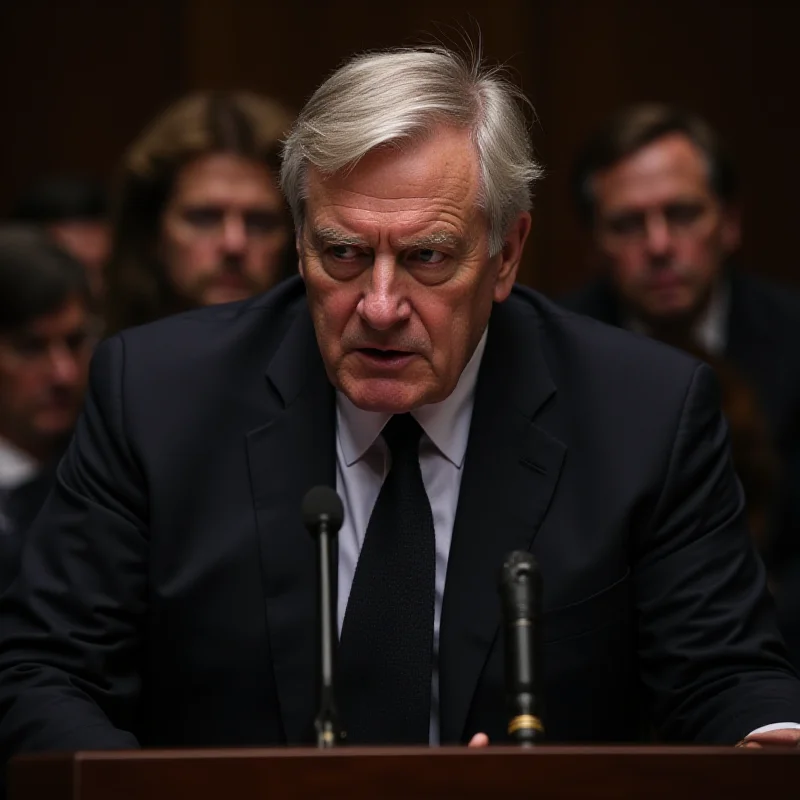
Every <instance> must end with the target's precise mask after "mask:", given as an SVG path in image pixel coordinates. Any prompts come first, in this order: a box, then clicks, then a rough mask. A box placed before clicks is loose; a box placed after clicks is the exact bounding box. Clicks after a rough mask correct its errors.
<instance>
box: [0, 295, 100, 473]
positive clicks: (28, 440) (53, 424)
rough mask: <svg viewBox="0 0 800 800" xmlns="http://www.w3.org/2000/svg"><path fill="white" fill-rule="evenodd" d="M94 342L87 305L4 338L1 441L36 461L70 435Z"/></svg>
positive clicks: (0, 348)
mask: <svg viewBox="0 0 800 800" xmlns="http://www.w3.org/2000/svg"><path fill="white" fill-rule="evenodd" d="M90 357H91V342H90V338H89V315H88V313H87V309H86V306H85V304H84V302H83V300H82V299H81V298H79V297H77V296H73V297H72V298H70V299H69V300H68V301H67V302H66V303H65V304H64V305H63V306H62V307H61V308H60V309H59V310H58V311H55V312H54V313H52V314H46V315H43V316H41V317H37V318H35V319H34V320H33V321H32V322H30V323H29V324H28V325H26V326H24V327H22V328H20V329H17V330H14V331H11V332H7V333H0V436H2V437H3V438H5V439H8V440H9V441H10V442H12V443H13V444H15V445H17V446H18V447H20V448H21V449H23V450H25V451H27V452H29V453H30V454H31V455H33V456H34V457H35V458H41V459H42V460H44V459H45V458H47V457H49V455H50V451H51V449H52V447H53V446H54V445H55V444H56V443H57V442H59V440H60V439H61V438H62V437H63V436H65V435H68V434H69V433H70V431H71V430H72V427H73V426H74V424H75V421H76V419H77V417H78V413H79V411H80V409H81V405H82V403H83V394H84V390H85V388H86V380H87V377H88V371H89V359H90Z"/></svg>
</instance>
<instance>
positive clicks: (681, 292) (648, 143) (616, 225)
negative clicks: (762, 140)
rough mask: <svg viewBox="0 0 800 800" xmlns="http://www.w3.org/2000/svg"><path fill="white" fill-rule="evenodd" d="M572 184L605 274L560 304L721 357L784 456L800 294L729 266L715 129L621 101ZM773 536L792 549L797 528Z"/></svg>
mask: <svg viewBox="0 0 800 800" xmlns="http://www.w3.org/2000/svg"><path fill="white" fill-rule="evenodd" d="M574 187H575V192H576V198H577V202H578V205H579V208H580V210H581V212H582V215H583V217H584V219H585V220H586V221H587V223H588V224H589V225H590V226H591V229H592V233H593V236H594V242H595V245H596V249H597V252H598V254H599V255H600V257H601V259H602V262H603V264H604V267H605V270H606V274H605V275H604V276H603V277H601V278H600V279H599V280H598V281H596V282H595V283H593V284H591V285H590V286H588V287H587V288H585V289H584V290H582V291H580V292H578V293H577V294H575V295H573V296H572V297H569V298H567V299H566V300H565V304H566V305H567V306H569V307H570V308H572V309H573V310H576V311H579V312H581V313H584V314H588V315H590V316H593V317H596V318H597V319H600V320H602V321H604V322H608V323H611V324H614V325H620V326H623V327H627V328H630V329H632V330H638V331H643V332H646V333H650V334H652V335H654V336H657V337H659V338H664V339H667V340H674V339H676V338H683V339H688V340H690V341H692V342H694V343H695V344H696V345H697V346H699V347H701V348H702V349H703V350H704V351H706V352H707V353H708V354H709V355H711V356H714V357H720V356H722V357H724V358H725V359H726V360H727V361H729V362H730V363H731V364H732V365H734V366H735V367H736V369H737V370H739V372H740V373H741V374H742V376H743V377H744V378H745V379H746V380H747V381H748V382H749V383H750V384H751V385H752V387H753V388H754V390H755V391H756V393H757V395H758V402H759V404H760V406H761V408H762V409H763V411H764V414H765V416H766V419H767V421H768V424H769V430H770V435H771V437H772V440H773V443H774V445H775V447H776V448H777V450H778V452H779V454H780V456H781V459H782V460H785V458H786V456H787V453H789V452H792V451H793V450H794V449H795V448H796V447H797V446H798V439H797V419H798V418H800V349H798V347H797V342H798V341H800V297H798V295H797V294H795V293H793V292H792V291H790V290H788V289H787V288H784V287H781V286H778V285H774V284H772V283H770V282H768V281H766V280H763V279H760V278H757V277H755V276H752V275H749V274H746V273H744V272H741V271H739V270H738V269H735V268H734V267H733V266H732V265H731V264H730V258H729V257H730V256H732V254H733V253H734V252H735V251H736V250H737V249H738V246H739V240H740V211H739V206H738V204H737V177H736V171H735V168H734V164H733V161H732V159H731V157H730V155H729V154H728V152H727V151H726V150H725V148H724V146H723V144H722V143H721V141H720V139H719V137H718V135H717V134H716V132H715V131H714V130H713V129H712V128H711V127H710V126H709V125H708V124H707V123H706V122H705V121H704V120H702V119H700V118H699V117H697V116H695V115H693V114H690V113H686V112H683V111H681V110H679V109H675V108H673V107H671V106H666V105H641V106H635V107H633V108H629V109H625V110H623V111H621V112H619V113H618V114H616V115H614V116H613V117H612V118H611V119H610V120H609V121H608V122H607V123H606V125H605V126H604V127H603V128H602V129H601V130H600V131H599V132H598V133H597V134H596V135H595V136H594V137H593V138H592V139H591V140H590V141H589V142H588V144H587V145H586V148H585V150H584V151H583V153H582V155H581V156H580V158H579V159H578V162H577V165H576V170H575V179H574ZM796 491H800V489H796ZM774 536H777V537H781V538H782V537H790V538H791V539H792V543H791V545H790V546H788V547H784V550H796V549H797V548H798V547H800V536H799V535H798V531H788V530H776V531H774Z"/></svg>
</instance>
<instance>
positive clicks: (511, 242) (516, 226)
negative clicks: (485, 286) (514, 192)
mask: <svg viewBox="0 0 800 800" xmlns="http://www.w3.org/2000/svg"><path fill="white" fill-rule="evenodd" d="M530 232H531V215H530V214H529V213H528V212H527V211H521V212H520V213H519V216H518V217H517V218H516V219H515V220H514V222H513V223H511V226H510V227H509V229H508V232H507V233H506V238H505V241H504V242H503V249H502V250H501V251H500V254H499V258H500V266H499V268H498V270H497V277H496V278H495V284H494V301H495V302H496V303H502V302H503V301H504V300H505V299H506V298H507V297H508V296H509V295H510V294H511V289H512V288H513V286H514V282H515V281H516V280H517V272H518V270H519V262H520V260H521V259H522V251H523V249H524V248H525V241H526V240H527V238H528V234H529V233H530Z"/></svg>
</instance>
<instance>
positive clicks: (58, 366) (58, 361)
mask: <svg viewBox="0 0 800 800" xmlns="http://www.w3.org/2000/svg"><path fill="white" fill-rule="evenodd" d="M80 369H81V368H80V365H79V363H78V358H77V357H76V355H75V353H73V352H72V350H71V349H70V348H69V347H67V346H66V345H54V346H53V347H52V348H51V349H50V377H51V380H52V382H53V383H54V384H55V385H57V386H67V387H71V386H75V385H76V384H77V383H78V379H79V377H80Z"/></svg>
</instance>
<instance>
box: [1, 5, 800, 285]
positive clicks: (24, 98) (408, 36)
mask: <svg viewBox="0 0 800 800" xmlns="http://www.w3.org/2000/svg"><path fill="white" fill-rule="evenodd" d="M478 29H479V30H480V31H481V35H482V43H483V49H484V52H485V53H486V55H487V56H488V57H489V58H490V59H493V60H500V61H503V62H504V63H506V64H508V66H509V67H510V68H511V70H512V72H513V73H514V74H515V75H516V77H517V79H518V80H519V81H520V82H521V84H522V86H523V88H524V89H525V91H526V92H527V93H528V95H529V96H530V97H531V99H532V100H533V101H534V104H535V106H536V109H537V114H538V118H539V121H538V124H537V126H536V127H535V129H534V134H533V135H534V141H535V144H536V148H537V152H538V153H539V156H540V158H541V159H542V160H543V162H544V164H545V167H546V170H547V177H546V179H545V180H544V181H543V183H542V184H541V185H540V187H539V189H538V192H537V200H536V210H535V218H534V234H533V239H532V243H531V246H530V248H529V252H528V258H527V260H526V264H525V270H524V274H523V279H524V280H526V281H527V282H529V283H532V284H533V285H536V286H538V287H540V288H542V289H544V290H547V291H553V292H557V291H562V290H565V289H569V288H572V287H574V286H576V285H578V284H579V283H580V282H582V281H583V280H585V279H586V277H587V275H588V274H589V273H590V271H591V269H592V268H591V264H590V259H589V257H588V247H587V237H586V235H585V232H584V231H582V229H581V227H580V226H579V224H578V222H577V220H576V219H575V215H574V212H573V209H572V206H571V201H570V197H569V190H568V178H569V172H570V166H571V163H572V160H573V158H574V157H575V153H576V151H577V149H578V147H579V146H580V144H581V142H582V141H583V140H584V138H585V137H586V135H587V134H588V133H589V132H590V131H591V130H592V128H593V127H594V126H595V125H596V124H597V123H598V122H599V121H600V120H601V119H602V118H603V117H604V116H605V115H606V114H607V113H609V112H610V111H612V110H614V109H615V108H617V107H618V106H619V105H621V104H623V103H629V102H634V101H638V100H666V101H671V102H677V103H680V104H682V105H685V106H687V107H689V108H692V109H694V110H697V111H699V112H701V113H703V114H704V115H706V116H707V117H708V119H709V120H710V121H711V122H712V123H713V124H714V125H716V126H717V127H718V128H719V129H720V130H721V131H722V132H723V134H724V135H725V136H726V138H727V139H728V140H729V142H730V144H731V146H732V148H733V150H734V152H735V153H736V154H737V155H738V160H739V163H740V166H741V171H742V178H743V185H744V204H745V220H746V226H745V227H746V235H745V244H744V262H745V263H746V264H747V265H748V267H749V268H752V269H753V270H755V271H759V272H761V273H764V274H766V275H773V276H776V277H781V278H784V279H787V280H790V281H793V282H796V283H800V266H798V265H797V263H796V255H795V246H794V237H793V233H794V230H795V228H796V226H797V222H796V220H797V219H798V217H799V216H800V200H799V199H798V194H797V191H796V186H797V185H798V183H800V164H799V163H798V160H797V159H796V158H795V150H796V142H797V141H798V139H800V111H798V105H797V100H796V90H795V85H796V82H797V78H798V68H797V64H796V58H795V56H794V55H793V52H794V49H795V45H794V41H793V38H794V36H795V34H796V31H797V30H798V29H800V3H778V2H767V1H766V0H671V1H670V2H666V0H502V1H500V0H495V2H492V3H488V2H478V0H462V1H461V2H458V3H450V2H445V1H444V0H405V2H403V3H379V2H375V0H340V2H324V1H323V0H317V1H314V0H293V1H292V2H288V1H287V0H284V1H283V2H270V1H269V0H259V1H258V2H255V1H254V0H138V1H137V2H133V0H115V2H105V1H104V0H5V2H3V3H0V31H2V32H3V35H2V42H3V46H2V47H0V70H2V75H3V80H2V82H0V109H2V124H0V176H2V180H0V213H2V210H3V209H5V208H6V207H7V206H8V204H9V203H10V202H11V198H12V197H13V196H14V194H15V193H16V192H17V191H18V190H19V189H20V188H21V187H22V186H24V185H25V184H26V183H27V182H28V181H29V180H31V179H32V178H34V177H36V176H38V175H42V174H46V173H50V172H54V171H64V170H69V171H75V170H83V171H89V172H92V173H95V174H98V175H100V176H105V177H108V176H110V175H111V174H112V172H113V168H114V165H115V163H116V161H117V159H118V158H119V155H120V153H121V152H122V150H123V149H124V148H125V146H126V145H127V144H128V142H129V141H130V140H131V139H132V138H133V137H134V136H135V135H136V134H137V132H138V131H139V130H140V129H141V127H142V126H143V125H144V124H145V122H146V121H147V120H148V119H149V118H150V117H151V116H152V115H153V114H155V113H156V112H158V111H159V110H160V109H162V108H163V107H164V106H165V105H166V104H167V103H168V102H169V101H170V100H172V99H174V98H175V97H177V96H179V95H180V94H181V93H182V92H185V91H188V90H191V89H196V88H228V87H246V88H250V89H254V90H258V91H262V92H264V93H268V94H272V95H274V96H276V97H278V98H279V99H281V100H283V101H284V102H285V103H287V104H289V105H290V106H293V107H295V108H299V107H300V106H301V105H302V103H303V101H304V99H305V98H306V97H307V96H308V94H309V93H310V92H311V91H312V90H313V89H314V87H315V86H316V85H317V84H318V83H319V82H320V80H321V79H322V78H323V77H324V76H325V75H326V74H328V73H329V72H330V71H331V70H332V69H334V68H335V67H336V65H337V64H338V63H340V62H341V61H342V60H343V59H344V58H346V57H347V56H348V55H350V54H351V53H353V52H355V51H359V50H363V49H369V48H377V47H383V46H389V45H398V44H407V43H412V42H415V41H419V40H420V39H427V40H430V38H431V37H436V38H438V39H440V40H443V41H450V42H457V41H459V38H460V31H466V32H467V33H468V34H469V35H470V36H471V37H472V38H473V39H475V38H476V32H477V31H478Z"/></svg>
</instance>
